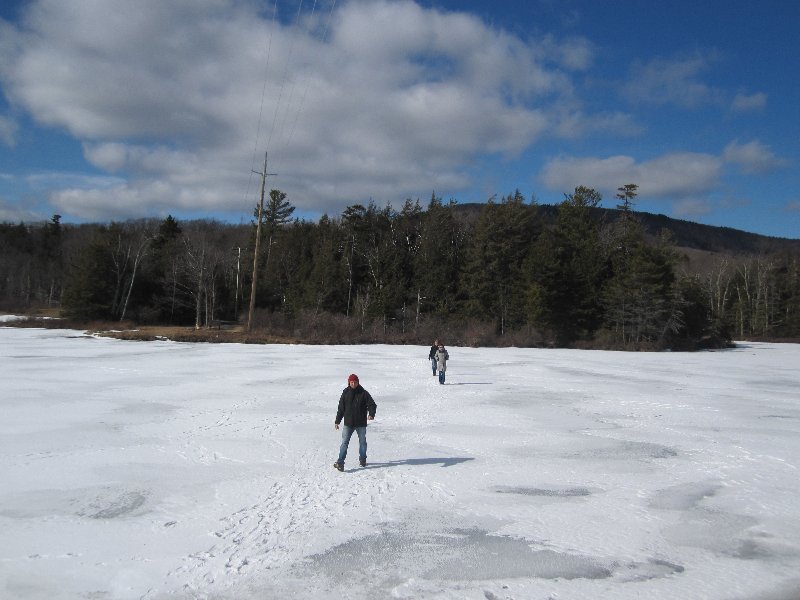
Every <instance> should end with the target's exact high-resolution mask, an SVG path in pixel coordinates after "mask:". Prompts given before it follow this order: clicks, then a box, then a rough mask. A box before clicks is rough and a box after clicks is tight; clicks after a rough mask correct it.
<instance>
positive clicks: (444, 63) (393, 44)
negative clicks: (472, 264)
mask: <svg viewBox="0 0 800 600" xmlns="http://www.w3.org/2000/svg"><path fill="white" fill-rule="evenodd" d="M798 27H800V3H798V2H794V1H793V0H768V1H766V2H760V3H754V2H750V1H747V2H745V1H742V0H732V1H730V0H729V1H721V0H720V1H705V2H704V1H691V2H689V1H686V2H684V1H681V0H676V1H672V2H650V1H645V0H642V1H632V0H627V1H625V0H620V1H616V2H608V3H603V2H596V1H586V0H561V1H555V0H528V1H525V2H522V1H520V2H510V1H506V2H503V1H494V2H478V1H467V0H461V1H458V0H418V1H416V2H414V1H411V0H404V1H388V0H371V1H358V0H355V1H353V0H351V1H347V0H337V1H336V2H335V3H334V2H333V1H332V0H317V1H316V2H313V1H309V0H305V1H304V2H302V3H300V2H298V0H291V1H281V0H263V1H261V0H171V1H170V2H162V1H159V0H143V1H141V2H135V3H132V2H129V0H103V1H102V2H99V1H97V0H71V1H70V2H62V1H60V0H35V1H28V2H16V3H15V2H4V3H3V4H2V6H0V89H1V90H2V94H1V95H0V220H2V221H12V222H16V221H20V220H24V221H26V222H28V221H35V220H41V219H47V218H49V217H50V216H51V215H52V214H54V213H58V214H61V215H62V217H63V219H64V220H65V221H69V222H86V221H101V222H105V221H109V220H115V219H117V220H118V219H126V218H137V217H145V216H155V217H163V216H166V215H167V214H173V215H175V216H177V217H179V218H191V217H214V218H219V219H224V220H228V221H233V222H238V221H248V220H249V219H250V215H251V212H252V207H253V206H254V205H255V203H256V201H257V193H258V176H257V175H254V174H253V171H258V170H260V169H261V165H262V162H263V157H264V153H265V152H267V153H268V156H269V165H268V171H269V172H270V173H276V175H275V176H271V177H270V179H269V181H268V187H269V188H278V189H280V190H282V191H284V192H286V193H287V198H288V200H289V201H290V202H291V203H292V204H293V205H294V206H296V207H297V209H298V214H300V215H302V216H305V217H307V218H312V219H313V218H316V217H318V216H319V215H321V214H322V213H328V214H331V215H338V214H340V213H341V211H342V210H343V208H344V207H346V206H348V205H350V204H354V203H362V204H364V203H366V202H369V201H374V202H375V203H376V204H378V205H379V206H383V205H386V204H387V203H388V204H392V205H393V206H394V207H396V208H399V207H400V206H401V205H402V203H403V201H404V200H405V199H406V198H412V199H417V198H419V199H420V200H421V201H422V202H423V203H427V200H428V199H429V198H430V196H431V193H432V192H435V193H436V195H437V196H440V197H442V198H444V199H445V200H449V199H455V200H457V201H458V202H460V203H466V202H484V201H486V199H488V198H490V197H502V196H505V195H507V194H510V193H513V192H514V190H516V189H519V190H520V191H521V192H522V194H523V195H524V196H525V197H526V198H535V199H536V200H537V201H538V202H540V203H548V204H553V203H557V202H559V201H561V200H562V199H563V197H564V194H566V193H569V192H571V191H572V190H573V189H574V188H575V187H576V186H578V185H587V186H590V187H594V188H596V189H597V190H599V191H600V192H601V193H602V194H603V197H604V205H605V206H612V207H613V206H614V205H616V200H615V198H614V194H615V190H616V189H617V188H618V187H620V186H622V185H624V184H627V183H635V184H637V185H638V186H639V193H640V196H639V198H638V202H637V205H636V208H637V209H638V210H642V211H648V212H654V213H662V214H666V215H669V216H672V217H676V218H681V219H687V220H691V221H697V222H701V223H707V224H711V225H719V226H727V227H734V228H737V229H743V230H746V231H753V232H756V233H762V234H766V235H775V236H781V237H790V238H797V237H800V175H798V172H799V171H798V166H800V109H798V106H800V76H798V73H800V58H799V57H798V52H797V50H796V44H795V43H794V37H795V30H797V29H798Z"/></svg>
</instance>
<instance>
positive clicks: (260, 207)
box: [247, 152, 267, 333]
mask: <svg viewBox="0 0 800 600" xmlns="http://www.w3.org/2000/svg"><path fill="white" fill-rule="evenodd" d="M260 175H261V201H260V202H259V204H258V223H257V224H256V249H255V252H254V253H253V283H252V285H251V286H250V308H249V310H248V311H247V332H248V333H249V332H250V329H251V328H252V326H253V309H254V308H255V305H256V282H257V279H258V247H259V245H260V243H261V219H262V218H263V217H262V215H263V214H264V188H265V187H266V185H267V153H266V152H265V153H264V171H263V172H262V173H260Z"/></svg>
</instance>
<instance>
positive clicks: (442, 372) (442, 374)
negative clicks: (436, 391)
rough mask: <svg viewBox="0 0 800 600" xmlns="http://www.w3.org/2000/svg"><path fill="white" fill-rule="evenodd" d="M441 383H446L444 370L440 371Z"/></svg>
mask: <svg viewBox="0 0 800 600" xmlns="http://www.w3.org/2000/svg"><path fill="white" fill-rule="evenodd" d="M439 383H442V384H443V383H444V371H439Z"/></svg>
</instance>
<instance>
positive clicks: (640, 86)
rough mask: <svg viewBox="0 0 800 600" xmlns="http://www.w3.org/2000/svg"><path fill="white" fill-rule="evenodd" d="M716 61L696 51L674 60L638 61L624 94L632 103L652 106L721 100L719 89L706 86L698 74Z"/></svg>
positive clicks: (686, 106) (699, 104)
mask: <svg viewBox="0 0 800 600" xmlns="http://www.w3.org/2000/svg"><path fill="white" fill-rule="evenodd" d="M715 60H716V57H715V56H714V55H713V54H709V53H706V54H701V53H698V54H695V55H694V56H690V57H685V58H684V57H681V58H673V59H665V58H656V59H653V60H651V61H649V62H646V63H641V62H640V63H637V64H635V65H634V66H633V67H632V69H631V75H630V80H629V81H628V83H627V84H626V85H624V86H623V88H622V89H623V94H624V95H625V96H626V97H627V98H628V99H629V100H630V101H632V102H636V103H647V104H654V105H663V104H672V105H676V106H679V107H682V108H697V107H699V106H703V105H707V104H718V103H721V102H722V93H721V92H720V90H718V89H716V88H714V87H712V86H709V85H708V84H706V83H704V82H703V81H702V80H701V79H700V75H701V74H702V73H703V72H704V71H705V70H706V69H708V67H709V66H710V65H711V64H712V63H713V62H714V61H715Z"/></svg>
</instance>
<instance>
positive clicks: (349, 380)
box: [347, 373, 358, 385]
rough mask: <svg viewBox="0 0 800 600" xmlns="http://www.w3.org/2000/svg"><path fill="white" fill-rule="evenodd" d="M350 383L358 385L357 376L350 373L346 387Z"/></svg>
mask: <svg viewBox="0 0 800 600" xmlns="http://www.w3.org/2000/svg"><path fill="white" fill-rule="evenodd" d="M351 381H355V382H356V383H358V375H356V374H355V373H350V377H348V378H347V383H348V385H349V384H350V382H351Z"/></svg>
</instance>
